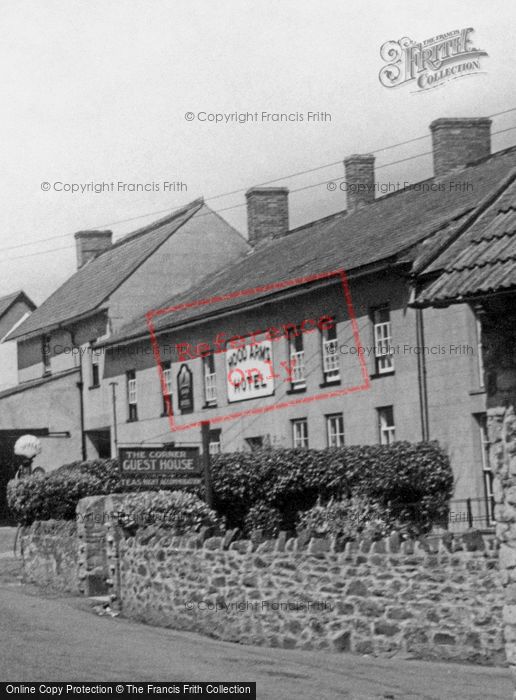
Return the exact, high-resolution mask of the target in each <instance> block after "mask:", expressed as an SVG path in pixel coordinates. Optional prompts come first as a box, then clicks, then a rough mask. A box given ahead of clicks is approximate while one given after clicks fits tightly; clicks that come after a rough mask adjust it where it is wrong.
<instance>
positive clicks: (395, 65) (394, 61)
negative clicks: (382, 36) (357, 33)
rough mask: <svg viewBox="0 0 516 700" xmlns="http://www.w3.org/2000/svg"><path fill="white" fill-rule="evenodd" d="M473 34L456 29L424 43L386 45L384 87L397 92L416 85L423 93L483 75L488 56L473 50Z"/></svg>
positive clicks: (405, 39)
mask: <svg viewBox="0 0 516 700" xmlns="http://www.w3.org/2000/svg"><path fill="white" fill-rule="evenodd" d="M473 31H474V29H473V28H472V27H468V28H467V29H455V30H454V31H452V32H447V33H446V34H439V35H438V36H435V37H432V38H431V39H426V40H425V41H423V42H416V41H412V39H409V38H408V37H403V39H400V40H399V41H387V42H385V44H383V46H382V47H381V49H380V56H381V57H382V60H383V61H385V62H386V63H387V65H386V66H384V67H383V68H382V69H381V71H380V74H379V76H378V77H379V79H380V82H381V84H382V85H384V86H385V87H388V88H393V87H399V86H400V85H405V84H406V83H411V82H413V81H415V83H416V85H417V87H418V88H419V90H428V89H431V88H434V87H437V86H439V85H442V84H443V83H445V82H447V81H449V80H454V79H456V78H462V77H465V76H467V75H473V74H475V73H479V72H481V70H480V58H481V57H482V56H487V55H488V54H487V52H486V51H483V50H481V49H477V48H475V47H474V46H472V42H471V39H470V34H471V33H472V32H473ZM415 92H416V91H415Z"/></svg>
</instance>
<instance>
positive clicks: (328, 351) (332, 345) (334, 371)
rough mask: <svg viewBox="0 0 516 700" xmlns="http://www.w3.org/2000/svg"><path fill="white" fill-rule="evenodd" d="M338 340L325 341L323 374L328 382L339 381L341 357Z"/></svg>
mask: <svg viewBox="0 0 516 700" xmlns="http://www.w3.org/2000/svg"><path fill="white" fill-rule="evenodd" d="M337 350H338V348H337V340H336V339H334V340H324V341H323V372H324V377H325V379H326V380H332V379H339V377H340V368H339V355H338V352H337Z"/></svg>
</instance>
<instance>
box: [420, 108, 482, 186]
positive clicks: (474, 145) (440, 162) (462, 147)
mask: <svg viewBox="0 0 516 700" xmlns="http://www.w3.org/2000/svg"><path fill="white" fill-rule="evenodd" d="M430 131H431V132H432V149H433V157H434V177H437V178H439V177H442V176H443V175H448V174H449V173H451V172H452V171H453V170H458V169H459V168H464V167H465V166H466V165H468V164H469V163H473V162H474V161H476V160H480V158H485V157H486V156H489V155H491V120H490V119H487V118H486V117H480V118H477V119H435V120H434V121H433V122H432V123H431V124H430Z"/></svg>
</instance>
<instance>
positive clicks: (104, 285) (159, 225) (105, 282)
mask: <svg viewBox="0 0 516 700" xmlns="http://www.w3.org/2000/svg"><path fill="white" fill-rule="evenodd" d="M203 203H204V202H203V200H202V199H197V200H195V201H194V202H191V203H190V204H188V205H187V206H186V207H182V208H181V209H178V210H176V211H174V212H172V214H169V215H168V216H166V217H164V218H162V219H160V220H159V221H156V222H154V223H152V224H150V225H149V226H145V227H143V228H140V229H138V230H137V231H134V232H133V233H130V234H128V235H127V236H124V238H122V239H120V240H119V241H117V242H116V243H114V244H113V245H112V246H111V248H108V250H106V251H105V252H103V253H101V255H99V256H98V257H96V258H94V259H93V260H91V261H90V262H89V263H87V264H86V265H84V267H81V268H80V269H79V270H77V272H76V273H75V274H73V275H72V276H71V277H70V278H69V279H68V280H66V282H65V283H64V284H62V285H61V286H60V287H59V288H58V289H57V290H56V291H55V292H54V293H53V294H52V295H51V296H49V297H48V299H46V301H44V302H43V304H41V306H40V307H39V308H38V309H37V310H36V311H35V312H34V313H33V314H32V315H31V316H29V318H28V319H27V320H26V321H24V322H23V323H22V324H21V325H20V326H18V328H16V330H15V331H14V333H12V334H11V335H10V336H9V340H12V339H13V338H20V337H21V336H25V335H28V334H30V333H34V332H36V331H39V330H43V329H45V328H50V327H52V326H55V325H57V324H59V323H63V322H64V321H69V320H71V319H74V318H77V317H80V316H84V315H86V314H88V313H90V312H92V311H94V310H95V309H97V308H99V307H100V306H101V305H102V304H103V303H104V302H105V301H106V299H107V298H108V297H109V296H110V295H111V294H112V293H113V292H114V291H115V290H116V289H117V288H118V287H119V286H120V284H122V282H124V281H125V280H126V279H127V277H129V276H130V275H131V274H132V273H133V272H134V271H135V270H136V269H137V268H138V267H139V266H140V265H141V264H142V263H143V262H144V261H145V260H146V259H147V258H148V257H149V256H150V255H151V254H152V253H153V252H154V251H155V250H156V249H157V248H158V247H159V246H160V245H161V244H162V243H164V242H165V241H166V240H167V239H168V238H169V236H171V235H172V234H173V233H175V232H176V231H177V230H178V229H179V228H180V227H181V226H182V225H183V224H184V223H185V222H186V221H188V219H189V218H190V217H191V216H193V215H194V214H195V213H196V212H197V211H198V210H199V209H200V208H201V207H202V206H203Z"/></svg>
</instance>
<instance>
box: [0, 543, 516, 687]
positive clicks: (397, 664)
mask: <svg viewBox="0 0 516 700" xmlns="http://www.w3.org/2000/svg"><path fill="white" fill-rule="evenodd" d="M0 539H1V538H0ZM0 574H1V575H0V620H1V621H2V629H3V630H4V634H3V635H1V636H0V679H1V680H3V681H8V682H58V681H64V682H70V681H77V682H81V681H82V682H88V681H89V682H97V681H99V682H100V681H111V682H116V681H120V682H124V681H125V682H166V681H176V682H193V681H228V682H231V681H233V682H234V681H256V684H257V697H258V698H260V700H261V699H264V700H265V699H267V700H268V699H269V698H270V699H271V700H272V699H280V700H334V699H335V700H337V699H339V700H346V699H349V700H373V699H374V700H377V699H380V698H384V699H391V700H401V699H403V700H408V699H412V698H418V699H419V698H425V699H428V700H443V699H445V700H448V698H457V699H458V698H460V699H461V700H502V699H503V700H507V699H508V698H512V693H513V686H512V682H511V678H510V674H509V672H508V670H507V669H504V668H491V667H482V666H473V665H462V664H451V663H450V664H445V663H430V662H424V661H415V660H412V661H409V660H401V659H375V658H370V657H363V656H354V655H351V654H331V653H316V652H303V651H296V650H284V649H269V648H265V647H253V646H240V645H238V644H231V643H226V642H220V641H217V640H214V639H209V638H206V637H202V636H200V635H197V634H193V633H187V632H177V631H175V630H170V629H164V628H160V627H151V626H147V625H143V624H140V623H138V622H133V621H130V620H126V619H123V618H120V617H118V618H111V617H105V616H104V617H100V616H97V615H95V614H93V613H92V612H91V608H90V603H89V602H88V601H87V600H85V599H84V598H79V597H74V596H63V595H58V594H55V593H51V592H48V591H45V590H42V589H39V588H36V587H35V586H29V585H25V584H22V583H20V580H19V560H15V559H13V558H12V557H7V556H6V557H3V558H0Z"/></svg>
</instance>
